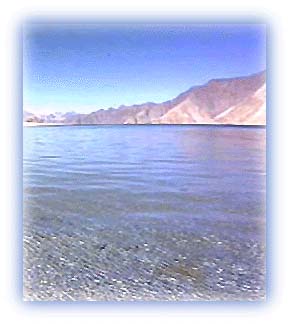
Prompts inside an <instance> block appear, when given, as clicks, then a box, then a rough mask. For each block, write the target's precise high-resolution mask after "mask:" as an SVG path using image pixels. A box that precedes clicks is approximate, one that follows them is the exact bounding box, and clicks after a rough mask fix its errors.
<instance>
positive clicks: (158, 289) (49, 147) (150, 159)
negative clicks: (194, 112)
mask: <svg viewBox="0 0 290 324" xmlns="http://www.w3.org/2000/svg"><path fill="white" fill-rule="evenodd" d="M264 297H265V129H264V128H252V127H214V126H165V125H162V126H157V125H156V126H140V125H138V126H65V127H29V128H24V298H25V299H26V300H260V299H263V298H264Z"/></svg>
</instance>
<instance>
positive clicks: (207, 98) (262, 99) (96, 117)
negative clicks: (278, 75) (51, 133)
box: [24, 71, 266, 125]
mask: <svg viewBox="0 0 290 324" xmlns="http://www.w3.org/2000/svg"><path fill="white" fill-rule="evenodd" d="M24 121H26V122H29V121H30V122H36V123H41V122H43V123H47V122H50V123H55V122H58V123H59V122H61V123H64V124H235V125H265V124H266V72H265V71H263V72H260V73H257V74H253V75H250V76H246V77H238V78H231V79H217V80H211V81H209V82H208V83H206V84H205V85H202V86H196V87H192V88H190V89H189V90H187V91H186V92H184V93H182V94H180V95H179V96H177V97H176V98H174V99H173V100H169V101H166V102H163V103H158V104H157V103H151V102H149V103H144V104H141V105H132V106H120V107H119V108H116V109H114V108H110V109H106V110H104V109H100V110H97V111H95V112H92V113H90V114H76V113H66V114H64V115H61V116H60V115H57V114H50V115H47V116H36V115H33V114H31V113H27V112H25V113H24Z"/></svg>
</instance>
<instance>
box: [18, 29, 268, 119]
mask: <svg viewBox="0 0 290 324" xmlns="http://www.w3.org/2000/svg"><path fill="white" fill-rule="evenodd" d="M265 69H266V28H265V25H261V24H239V25H233V24H224V25H216V24H208V25H200V24H198V25H197V24H175V25H174V24H171V25H166V24H160V25H156V24H155V25H154V24H152V25H150V24H131V25H125V24H122V25H121V24H119V25H117V24H116V25H109V24H99V25H98V24H53V23H51V24H36V23H34V24H32V23H30V24H27V25H26V26H25V28H24V34H23V104H24V110H26V111H30V112H34V113H47V112H68V111H75V112H79V113H88V112H92V111H96V110H98V109H101V108H103V109H107V108H110V107H114V108H117V107H118V106H120V105H131V104H140V103H144V102H156V103H158V102H163V101H166V100H169V99H173V98H174V97H176V96H177V95H178V94H180V93H181V92H183V91H186V90H187V89H189V88H190V87H192V86H196V85H201V84H204V83H206V82H207V81H208V80H210V79H216V78H229V77H237V76H246V75H250V74H253V73H257V72H260V71H262V70H265Z"/></svg>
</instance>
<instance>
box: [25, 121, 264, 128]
mask: <svg viewBox="0 0 290 324" xmlns="http://www.w3.org/2000/svg"><path fill="white" fill-rule="evenodd" d="M59 126H197V127H202V126H207V127H208V126H212V127H249V128H266V127H267V125H259V124H257V125H256V124H64V123H34V122H24V123H23V127H59Z"/></svg>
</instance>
